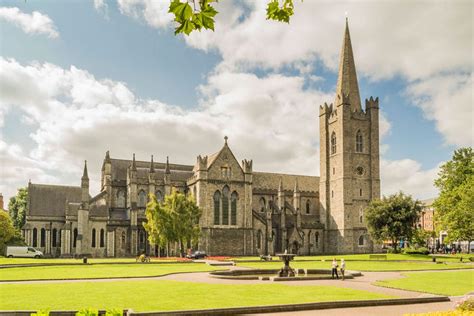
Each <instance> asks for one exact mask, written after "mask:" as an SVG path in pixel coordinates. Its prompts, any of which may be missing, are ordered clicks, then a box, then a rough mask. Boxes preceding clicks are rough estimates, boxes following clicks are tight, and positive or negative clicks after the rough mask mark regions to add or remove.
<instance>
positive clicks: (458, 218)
mask: <svg viewBox="0 0 474 316" xmlns="http://www.w3.org/2000/svg"><path fill="white" fill-rule="evenodd" d="M440 169H441V170H440V172H439V174H438V178H437V179H436V180H435V186H436V187H438V188H439V190H440V194H439V197H438V198H437V199H436V200H435V202H434V203H433V207H434V209H435V223H436V226H435V227H436V230H437V231H438V232H439V231H442V230H445V231H447V232H448V236H447V239H446V240H447V241H448V242H451V241H456V240H467V241H468V242H469V244H470V243H471V241H473V240H474V152H473V151H472V148H471V147H466V148H460V149H458V150H455V151H454V155H453V158H452V159H451V160H450V161H448V162H446V163H445V164H444V165H442V166H441V168H440ZM468 251H470V247H468Z"/></svg>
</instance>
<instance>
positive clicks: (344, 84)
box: [335, 18, 361, 111]
mask: <svg viewBox="0 0 474 316" xmlns="http://www.w3.org/2000/svg"><path fill="white" fill-rule="evenodd" d="M347 95H348V96H349V100H348V101H349V103H350V104H351V109H352V110H353V111H355V110H357V111H360V110H361V105H360V95H359V84H358V83H357V73H356V67H355V62H354V55H353V53H352V44H351V35H350V34H349V22H348V21H347V18H346V30H345V32H344V40H343V43H342V49H341V56H340V60H339V75H338V78H337V86H336V101H335V105H336V106H337V105H339V104H341V102H342V101H343V98H345V97H346V96H347Z"/></svg>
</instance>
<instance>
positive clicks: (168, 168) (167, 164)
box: [165, 156, 171, 174]
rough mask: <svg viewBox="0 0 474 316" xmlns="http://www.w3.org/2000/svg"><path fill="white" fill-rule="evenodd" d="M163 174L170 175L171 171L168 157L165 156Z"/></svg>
mask: <svg viewBox="0 0 474 316" xmlns="http://www.w3.org/2000/svg"><path fill="white" fill-rule="evenodd" d="M165 173H166V174H170V173H171V171H170V161H169V157H168V156H166V167H165Z"/></svg>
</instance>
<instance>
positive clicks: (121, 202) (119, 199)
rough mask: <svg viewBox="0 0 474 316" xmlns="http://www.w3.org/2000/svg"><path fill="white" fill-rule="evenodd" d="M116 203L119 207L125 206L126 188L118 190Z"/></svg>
mask: <svg viewBox="0 0 474 316" xmlns="http://www.w3.org/2000/svg"><path fill="white" fill-rule="evenodd" d="M116 205H117V207H125V191H124V190H118V191H117V202H116Z"/></svg>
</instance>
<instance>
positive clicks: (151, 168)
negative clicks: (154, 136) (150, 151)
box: [150, 155, 155, 173]
mask: <svg viewBox="0 0 474 316" xmlns="http://www.w3.org/2000/svg"><path fill="white" fill-rule="evenodd" d="M150 172H151V173H153V172H155V165H154V163H153V155H151V162H150Z"/></svg>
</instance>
